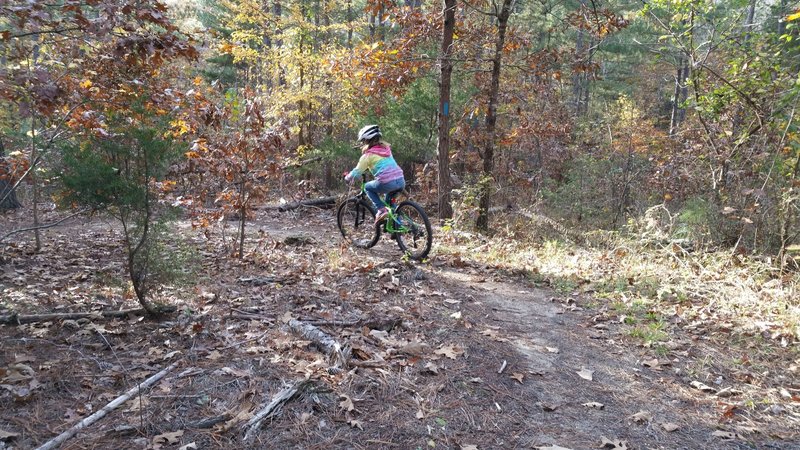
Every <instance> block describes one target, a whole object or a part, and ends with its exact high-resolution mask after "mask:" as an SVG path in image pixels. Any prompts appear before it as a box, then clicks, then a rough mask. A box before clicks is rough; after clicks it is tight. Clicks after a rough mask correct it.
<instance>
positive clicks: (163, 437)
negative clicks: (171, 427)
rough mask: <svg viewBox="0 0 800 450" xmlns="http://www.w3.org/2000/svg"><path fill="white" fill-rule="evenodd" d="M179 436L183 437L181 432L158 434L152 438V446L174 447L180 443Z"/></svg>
mask: <svg viewBox="0 0 800 450" xmlns="http://www.w3.org/2000/svg"><path fill="white" fill-rule="evenodd" d="M181 436H183V430H178V431H174V432H172V433H164V434H159V435H157V436H156V437H154V438H153V444H167V445H174V444H177V443H178V442H180V437H181Z"/></svg>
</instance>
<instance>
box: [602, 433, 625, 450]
mask: <svg viewBox="0 0 800 450" xmlns="http://www.w3.org/2000/svg"><path fill="white" fill-rule="evenodd" d="M600 440H601V442H600V445H602V446H603V448H610V449H612V450H628V443H627V442H626V441H623V440H620V439H615V440H611V439H609V438H607V437H605V436H600Z"/></svg>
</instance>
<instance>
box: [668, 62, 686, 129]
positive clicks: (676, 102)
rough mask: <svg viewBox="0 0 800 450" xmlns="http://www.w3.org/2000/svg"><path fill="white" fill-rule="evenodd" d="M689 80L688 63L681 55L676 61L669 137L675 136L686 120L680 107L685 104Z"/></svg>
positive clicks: (684, 110) (684, 111)
mask: <svg viewBox="0 0 800 450" xmlns="http://www.w3.org/2000/svg"><path fill="white" fill-rule="evenodd" d="M688 79H689V61H688V60H687V58H686V57H685V56H683V55H681V57H680V58H679V59H678V70H677V73H676V76H675V90H674V92H673V95H672V113H671V114H670V121H669V135H670V136H675V135H676V134H677V133H678V128H680V125H681V123H682V122H683V119H684V118H686V109H684V108H683V107H682V106H681V105H683V104H684V102H686V99H687V98H688V95H689V90H688V87H687V85H686V80H688Z"/></svg>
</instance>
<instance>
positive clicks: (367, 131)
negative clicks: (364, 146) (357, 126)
mask: <svg viewBox="0 0 800 450" xmlns="http://www.w3.org/2000/svg"><path fill="white" fill-rule="evenodd" d="M381 136H382V135H381V129H380V128H379V127H378V126H377V125H367V126H365V127H364V128H362V129H361V130H360V131H359V132H358V142H369V141H371V140H372V139H374V138H379V137H381Z"/></svg>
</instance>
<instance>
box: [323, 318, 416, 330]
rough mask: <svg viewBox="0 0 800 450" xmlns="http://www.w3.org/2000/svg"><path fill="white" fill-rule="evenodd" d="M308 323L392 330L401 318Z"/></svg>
mask: <svg viewBox="0 0 800 450" xmlns="http://www.w3.org/2000/svg"><path fill="white" fill-rule="evenodd" d="M307 323H308V324H310V325H314V326H317V327H325V326H332V327H348V328H349V327H358V328H362V327H367V328H369V329H370V330H381V331H392V330H393V329H395V328H397V327H399V326H401V325H402V324H403V319H398V318H396V317H378V318H373V319H358V320H346V321H345V320H316V321H311V320H310V321H308V322H307Z"/></svg>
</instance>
